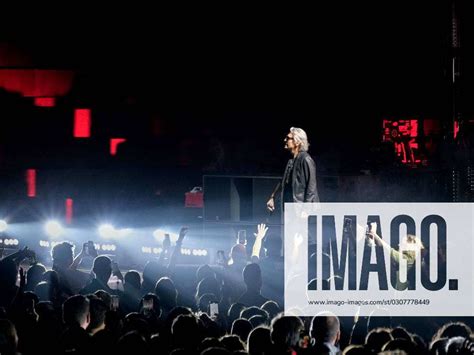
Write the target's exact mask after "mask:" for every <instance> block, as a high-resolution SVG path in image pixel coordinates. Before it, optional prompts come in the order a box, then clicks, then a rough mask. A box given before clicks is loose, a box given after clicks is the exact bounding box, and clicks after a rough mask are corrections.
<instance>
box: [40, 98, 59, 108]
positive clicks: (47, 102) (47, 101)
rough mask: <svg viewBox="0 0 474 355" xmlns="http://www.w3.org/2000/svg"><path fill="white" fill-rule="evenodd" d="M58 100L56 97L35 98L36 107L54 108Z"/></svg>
mask: <svg viewBox="0 0 474 355" xmlns="http://www.w3.org/2000/svg"><path fill="white" fill-rule="evenodd" d="M55 105H56V99H55V98H54V97H35V106H38V107H54V106H55Z"/></svg>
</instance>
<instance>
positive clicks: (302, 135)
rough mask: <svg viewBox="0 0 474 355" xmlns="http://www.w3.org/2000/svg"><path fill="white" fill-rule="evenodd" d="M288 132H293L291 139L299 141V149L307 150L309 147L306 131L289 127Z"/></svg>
mask: <svg viewBox="0 0 474 355" xmlns="http://www.w3.org/2000/svg"><path fill="white" fill-rule="evenodd" d="M290 132H291V133H293V139H294V140H295V142H296V143H300V144H301V146H300V150H301V151H303V152H307V151H308V148H309V142H308V136H307V135H306V132H305V131H304V130H302V129H301V128H297V127H291V128H290Z"/></svg>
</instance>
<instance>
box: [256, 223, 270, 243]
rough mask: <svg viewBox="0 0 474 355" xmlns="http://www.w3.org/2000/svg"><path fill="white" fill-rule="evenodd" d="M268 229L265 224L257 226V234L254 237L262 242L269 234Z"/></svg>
mask: <svg viewBox="0 0 474 355" xmlns="http://www.w3.org/2000/svg"><path fill="white" fill-rule="evenodd" d="M267 231H268V227H267V226H266V225H265V223H260V224H259V225H257V233H254V234H253V235H254V236H255V238H257V239H260V240H262V239H263V238H265V235H266V234H267Z"/></svg>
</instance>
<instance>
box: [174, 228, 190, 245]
mask: <svg viewBox="0 0 474 355" xmlns="http://www.w3.org/2000/svg"><path fill="white" fill-rule="evenodd" d="M188 229H189V228H188V227H181V229H180V230H179V236H178V241H177V242H176V243H182V242H183V240H184V237H185V236H186V233H188Z"/></svg>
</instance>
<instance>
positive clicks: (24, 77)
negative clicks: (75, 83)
mask: <svg viewBox="0 0 474 355" xmlns="http://www.w3.org/2000/svg"><path fill="white" fill-rule="evenodd" d="M73 79H74V72H72V71H69V70H49V69H0V88H2V89H4V90H6V91H9V92H16V93H19V94H21V95H23V96H25V97H55V96H64V95H66V94H67V93H68V92H69V91H70V90H71V86H72V80H73Z"/></svg>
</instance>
